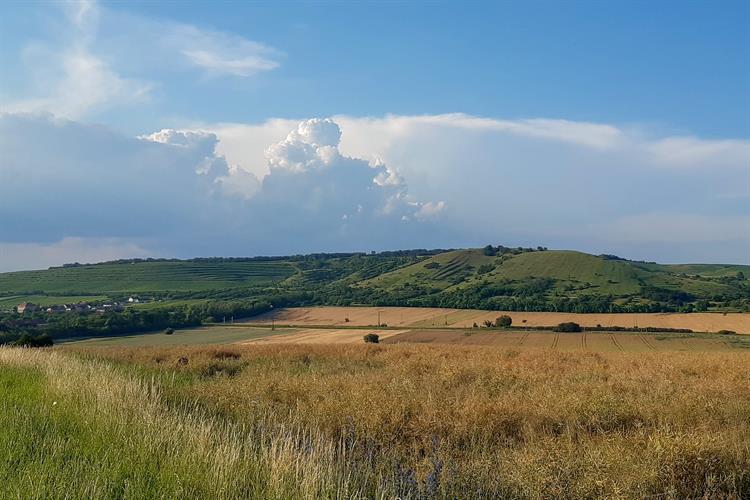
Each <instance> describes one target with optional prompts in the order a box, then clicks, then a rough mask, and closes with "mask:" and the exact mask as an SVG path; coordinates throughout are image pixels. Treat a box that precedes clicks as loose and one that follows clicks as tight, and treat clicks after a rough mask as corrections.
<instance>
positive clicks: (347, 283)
mask: <svg viewBox="0 0 750 500" xmlns="http://www.w3.org/2000/svg"><path fill="white" fill-rule="evenodd" d="M746 277H750V266H738V265H710V264H680V265H662V264H656V263H647V262H637V261H629V260H625V259H620V258H617V257H615V256H595V255H589V254H585V253H582V252H574V251H566V250H546V249H537V250H533V249H511V248H506V247H502V246H500V247H490V246H488V247H486V248H484V249H464V250H450V251H427V250H412V251H399V252H383V253H379V254H318V255H307V256H293V257H285V258H256V259H221V258H217V259H193V260H185V261H180V260H151V261H140V260H134V261H119V262H110V263H102V264H93V265H73V266H64V267H57V268H50V269H48V270H42V271H24V272H13V273H2V274H0V306H2V305H5V308H6V309H7V308H9V307H11V306H9V304H12V305H15V304H16V303H18V302H21V301H23V300H30V301H33V302H36V303H44V304H48V303H54V301H59V302H64V301H66V300H64V298H65V297H66V296H71V297H70V299H69V300H68V301H73V297H72V296H76V297H75V299H76V300H82V299H85V298H86V296H90V297H91V299H90V300H96V299H102V297H122V296H123V295H126V294H138V293H141V294H148V295H150V296H152V297H153V298H156V299H161V300H173V301H177V300H182V301H185V300H205V299H219V300H229V299H232V300H234V299H243V300H244V299H256V300H257V299H263V300H270V298H271V297H280V296H285V297H287V299H285V300H287V302H286V303H289V304H300V305H302V304H305V305H310V304H329V305H350V304H369V305H410V306H436V307H437V306H440V307H457V308H482V309H508V310H519V309H520V310H536V311H542V310H557V311H574V312H594V311H611V310H621V311H631V310H632V311H674V310H686V311H690V310H707V309H712V310H745V309H747V308H749V307H750V282H748V280H747V278H746ZM290 297H291V298H290Z"/></svg>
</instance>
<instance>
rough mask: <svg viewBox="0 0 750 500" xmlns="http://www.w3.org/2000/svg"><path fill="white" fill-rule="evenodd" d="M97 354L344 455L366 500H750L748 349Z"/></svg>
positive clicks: (185, 394)
mask: <svg viewBox="0 0 750 500" xmlns="http://www.w3.org/2000/svg"><path fill="white" fill-rule="evenodd" d="M82 352H84V351H82ZM85 352H86V354H85V356H90V355H92V350H90V349H89V350H87V351H85ZM94 355H96V356H99V357H104V358H109V359H113V360H117V361H118V362H125V363H126V364H133V365H136V366H145V367H148V368H149V369H151V370H157V373H161V374H162V375H164V374H170V373H177V374H178V375H180V376H188V377H193V379H191V380H192V382H191V383H189V384H182V385H175V386H170V387H169V389H168V391H167V394H168V396H169V399H170V400H177V401H184V400H195V401H198V402H199V404H200V407H201V408H202V411H207V412H209V413H212V414H215V415H219V416H221V418H226V419H229V421H232V422H238V423H240V424H244V425H255V423H257V422H277V423H283V425H284V426H287V427H288V428H294V429H301V430H303V431H304V432H307V433H310V434H312V435H316V436H323V439H328V440H330V442H331V443H342V442H343V443H350V444H351V446H350V447H349V448H348V449H350V450H351V454H350V455H349V460H350V464H349V465H348V467H349V469H348V470H349V475H348V476H347V477H350V478H358V479H357V480H356V481H354V480H353V479H352V481H354V483H355V484H365V485H367V486H366V487H364V491H365V492H366V494H367V495H372V496H376V495H377V494H383V492H386V493H385V494H386V496H387V495H390V494H394V493H397V494H401V495H402V496H406V497H409V496H412V497H416V496H420V495H422V496H425V495H427V496H429V495H437V496H448V497H498V496H502V497H515V498H549V497H568V498H571V497H575V498H584V497H610V498H642V497H644V496H660V497H667V498H684V497H734V498H741V497H747V496H748V495H750V356H748V355H747V354H744V353H689V352H684V353H677V352H672V353H659V352H644V353H638V354H627V353H625V354H597V353H576V354H573V353H564V352H554V351H548V350H518V349H514V348H510V349H487V348H481V347H475V348H472V347H464V346H438V345H409V344H400V345H392V346H382V345H381V346H364V345H361V346H354V345H338V346H323V345H295V344H287V345H244V346H231V347H222V348H198V347H194V348H187V347H186V348H179V349H178V348H151V349H146V348H142V349H130V350H124V349H101V350H97V351H94ZM179 358H186V359H187V360H188V362H187V363H186V364H179V363H178V362H177V360H178V359H179ZM297 473H298V474H301V476H299V477H301V478H302V477H304V475H305V472H304V471H302V472H299V471H298V472H297ZM373 478H379V479H377V480H375V479H373ZM336 484H339V485H340V483H336ZM342 496H348V495H346V494H344V495H342Z"/></svg>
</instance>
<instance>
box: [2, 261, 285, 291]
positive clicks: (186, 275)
mask: <svg viewBox="0 0 750 500" xmlns="http://www.w3.org/2000/svg"><path fill="white" fill-rule="evenodd" d="M294 272H295V268H294V266H292V265H291V264H289V263H288V262H283V261H231V260H227V261H152V262H122V263H105V264H94V265H81V266H71V267H55V268H50V269H48V270H44V271H22V272H14V273H2V274H0V293H3V292H5V293H6V294H10V293H32V292H43V293H59V294H89V293H91V294H102V293H104V294H106V293H121V292H124V293H127V292H159V291H167V290H176V291H200V290H214V289H222V288H233V287H241V286H254V285H260V284H268V283H274V282H278V281H281V280H283V279H285V278H287V277H289V276H291V275H292V274H293V273H294Z"/></svg>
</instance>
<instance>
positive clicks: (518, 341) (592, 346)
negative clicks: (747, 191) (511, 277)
mask: <svg viewBox="0 0 750 500" xmlns="http://www.w3.org/2000/svg"><path fill="white" fill-rule="evenodd" d="M739 339H740V340H741V341H737V340H738V339H733V340H735V342H725V341H723V340H722V339H720V338H713V337H712V336H710V335H709V334H703V335H693V334H646V333H644V334H638V333H622V332H585V333H554V332H535V331H530V332H522V331H509V332H502V331H497V330H477V329H473V330H465V331H461V330H456V331H454V330H447V329H443V330H409V331H407V332H405V333H400V334H398V335H394V336H391V337H389V338H387V339H385V340H384V343H386V344H398V343H402V342H409V343H419V344H432V343H435V344H460V345H484V346H492V347H507V348H513V349H518V350H527V349H552V350H556V351H576V352H584V351H588V352H601V353H604V352H655V351H665V352H666V351H686V352H708V351H728V350H739V349H750V339H747V338H743V337H739ZM263 340H265V339H263ZM268 340H271V341H273V339H268ZM749 352H750V351H749Z"/></svg>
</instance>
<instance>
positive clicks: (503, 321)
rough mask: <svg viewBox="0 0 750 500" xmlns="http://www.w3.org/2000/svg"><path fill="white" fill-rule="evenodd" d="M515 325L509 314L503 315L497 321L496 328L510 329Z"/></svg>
mask: <svg viewBox="0 0 750 500" xmlns="http://www.w3.org/2000/svg"><path fill="white" fill-rule="evenodd" d="M512 324H513V319H512V318H511V317H510V316H508V315H507V314H503V315H502V316H500V317H499V318H497V319H496V320H495V326H497V327H500V328H508V327H509V326H510V325H512Z"/></svg>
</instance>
